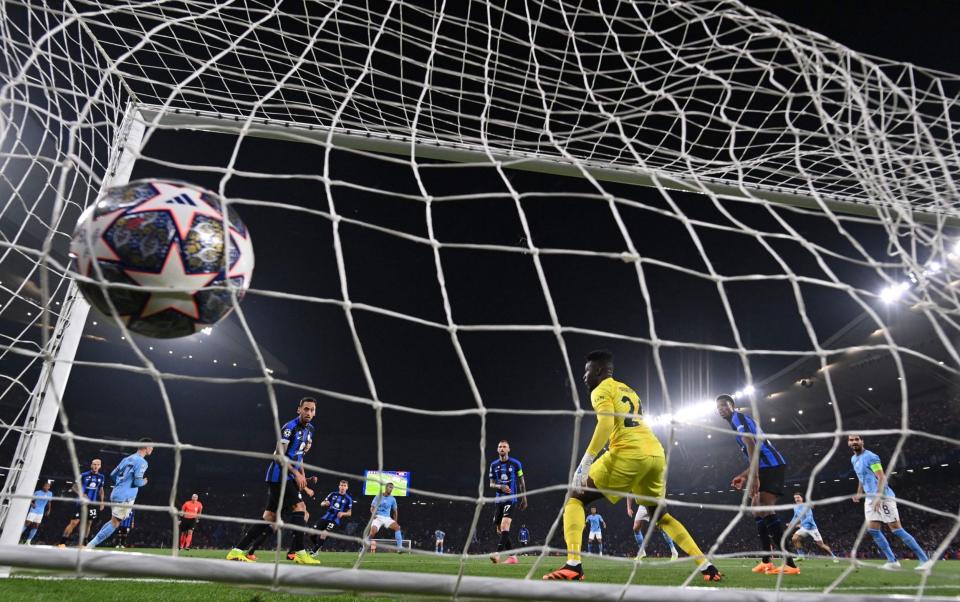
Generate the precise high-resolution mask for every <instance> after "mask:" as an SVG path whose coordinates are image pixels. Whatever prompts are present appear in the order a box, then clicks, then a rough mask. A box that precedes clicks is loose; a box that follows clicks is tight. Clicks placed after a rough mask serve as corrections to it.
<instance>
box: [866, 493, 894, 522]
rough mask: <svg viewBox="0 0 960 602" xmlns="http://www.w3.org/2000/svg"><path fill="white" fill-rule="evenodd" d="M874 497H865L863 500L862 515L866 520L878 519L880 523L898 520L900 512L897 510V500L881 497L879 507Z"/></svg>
mask: <svg viewBox="0 0 960 602" xmlns="http://www.w3.org/2000/svg"><path fill="white" fill-rule="evenodd" d="M876 505H877V501H876V499H872V500H871V499H870V498H867V499H866V500H864V502H863V515H864V517H865V518H866V519H867V521H868V522H869V521H878V522H881V523H896V522H900V513H899V512H898V511H897V500H895V499H893V498H889V497H888V498H883V499H882V500H880V504H879V507H877V508H876V509H874V506H876Z"/></svg>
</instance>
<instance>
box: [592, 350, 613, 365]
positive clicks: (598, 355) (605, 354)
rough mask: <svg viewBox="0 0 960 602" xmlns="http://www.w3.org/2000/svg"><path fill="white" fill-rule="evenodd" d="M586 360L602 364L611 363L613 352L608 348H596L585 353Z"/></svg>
mask: <svg viewBox="0 0 960 602" xmlns="http://www.w3.org/2000/svg"><path fill="white" fill-rule="evenodd" d="M587 361H588V362H597V363H598V364H603V365H604V366H612V365H613V352H612V351H610V350H608V349H597V350H595V351H591V352H590V353H588V354H587Z"/></svg>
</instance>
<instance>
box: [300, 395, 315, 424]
mask: <svg viewBox="0 0 960 602" xmlns="http://www.w3.org/2000/svg"><path fill="white" fill-rule="evenodd" d="M316 415H317V400H316V399H314V398H312V397H304V398H302V399H300V403H299V404H297V416H299V417H300V422H301V423H303V424H307V423H308V422H310V421H311V420H313V417H314V416H316Z"/></svg>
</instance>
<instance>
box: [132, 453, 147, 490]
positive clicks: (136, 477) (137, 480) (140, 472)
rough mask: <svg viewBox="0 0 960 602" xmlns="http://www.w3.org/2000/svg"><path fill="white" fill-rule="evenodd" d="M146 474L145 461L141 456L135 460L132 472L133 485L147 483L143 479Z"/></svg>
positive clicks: (137, 485) (138, 485) (139, 485)
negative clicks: (135, 464) (135, 463)
mask: <svg viewBox="0 0 960 602" xmlns="http://www.w3.org/2000/svg"><path fill="white" fill-rule="evenodd" d="M146 474H147V461H146V460H144V459H143V458H141V459H140V461H139V462H137V466H136V468H135V469H134V472H133V486H134V487H143V486H144V485H146V484H147V483H146V481H144V477H145V476H146Z"/></svg>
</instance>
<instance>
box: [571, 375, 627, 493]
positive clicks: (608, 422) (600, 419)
mask: <svg viewBox="0 0 960 602" xmlns="http://www.w3.org/2000/svg"><path fill="white" fill-rule="evenodd" d="M590 397H591V400H590V401H591V404H592V405H593V409H594V411H595V412H596V413H597V426H596V427H595V428H594V429H593V437H591V438H590V444H589V445H587V451H586V452H585V453H584V454H583V458H582V459H581V460H580V466H578V467H577V471H576V473H575V474H574V476H573V480H574V486H576V487H577V488H578V489H583V488H584V487H586V485H587V478H588V477H589V474H590V466H592V465H593V461H594V460H595V459H596V457H597V455H598V454H599V453H600V450H602V449H603V448H604V446H605V445H606V444H607V441H609V440H610V434H611V433H613V429H614V427H615V426H616V420H615V418H614V413H615V412H616V408H615V407H614V405H613V396H612V395H611V394H610V393H609V392H608V391H607V390H606V389H601V388H600V387H597V388H596V389H594V390H593V393H591V394H590Z"/></svg>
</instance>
